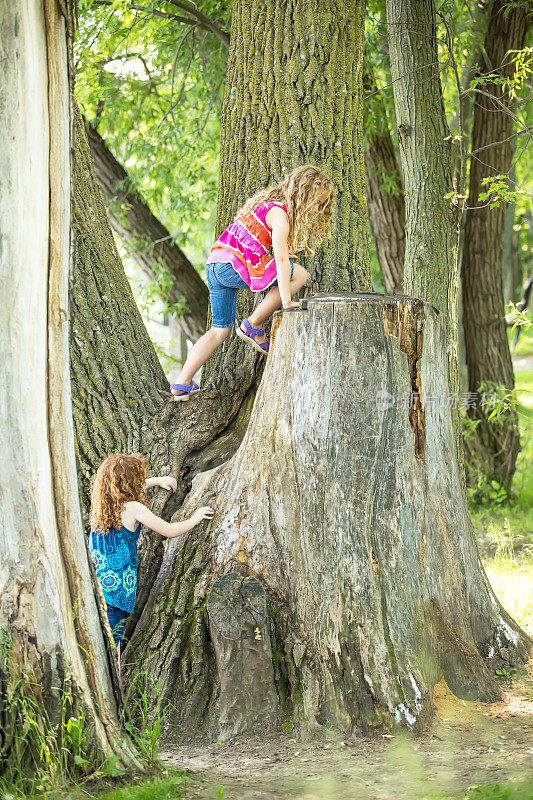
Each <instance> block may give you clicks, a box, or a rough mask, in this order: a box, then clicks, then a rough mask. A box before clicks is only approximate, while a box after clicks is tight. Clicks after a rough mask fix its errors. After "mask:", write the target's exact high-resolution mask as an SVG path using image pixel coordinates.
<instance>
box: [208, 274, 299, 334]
mask: <svg viewBox="0 0 533 800" xmlns="http://www.w3.org/2000/svg"><path fill="white" fill-rule="evenodd" d="M205 274H206V279H207V288H208V289H209V295H210V298H211V312H212V315H213V319H212V322H211V325H212V326H213V328H232V327H233V325H234V324H235V322H236V319H235V316H236V314H237V292H238V291H239V289H249V288H250V287H249V286H248V285H247V284H246V283H245V282H244V281H243V279H242V278H241V276H240V275H239V273H238V272H237V270H236V269H235V268H234V266H233V264H232V263H231V262H230V261H227V262H224V261H215V262H213V263H211V264H207V265H206V268H205ZM293 274H294V263H293V262H292V261H291V278H292V276H293ZM277 285H278V282H277V281H274V283H273V284H272V286H277ZM272 286H269V288H272Z"/></svg>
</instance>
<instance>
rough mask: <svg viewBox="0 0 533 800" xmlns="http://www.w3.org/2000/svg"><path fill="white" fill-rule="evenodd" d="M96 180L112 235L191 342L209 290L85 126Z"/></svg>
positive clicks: (204, 312)
mask: <svg viewBox="0 0 533 800" xmlns="http://www.w3.org/2000/svg"><path fill="white" fill-rule="evenodd" d="M86 130H87V138H88V141H89V146H90V148H91V155H92V157H93V161H94V167H95V171H96V177H97V178H98V183H99V184H100V188H101V190H102V194H103V196H104V200H105V201H106V207H107V212H108V215H109V220H110V222H111V225H112V227H113V230H114V231H115V233H117V234H118V235H119V237H120V239H121V241H122V242H124V244H125V245H126V246H127V248H128V253H129V254H130V255H131V257H132V258H133V259H134V260H135V261H136V262H137V264H138V265H139V266H140V268H141V269H142V270H143V272H144V273H145V275H146V276H147V277H148V279H149V280H150V281H151V282H152V283H154V284H155V285H156V286H159V290H160V294H161V297H162V299H163V301H164V303H165V304H166V307H167V308H168V309H169V311H170V313H171V314H172V315H173V316H174V318H175V321H176V324H177V325H178V327H179V328H180V329H181V330H182V331H183V333H184V335H185V336H186V337H187V339H190V340H191V341H193V342H194V341H196V339H198V338H199V337H200V336H201V335H202V333H203V332H204V330H205V322H206V319H207V306H208V300H209V292H208V291H207V286H206V285H205V283H204V282H203V280H202V279H201V278H200V276H199V274H198V272H197V271H196V270H195V268H194V267H193V265H192V264H191V262H190V261H189V259H188V258H187V256H186V255H185V253H183V251H182V250H180V248H179V247H178V246H177V245H176V244H175V243H174V242H173V241H172V236H171V234H170V233H169V232H168V230H167V229H166V228H165V227H164V226H163V225H162V224H161V223H160V222H159V220H158V219H157V217H155V216H154V215H153V214H152V212H151V211H150V209H149V208H148V206H147V205H146V203H145V202H144V201H143V199H142V198H141V197H140V196H139V194H138V193H137V192H136V191H135V188H134V187H132V186H130V180H129V177H128V174H127V173H126V170H125V169H124V168H123V167H122V166H121V165H120V164H119V163H118V161H117V160H116V158H115V157H114V156H113V154H112V153H111V151H110V150H109V148H108V147H107V145H106V143H105V142H104V140H103V139H102V137H101V136H100V134H99V133H98V131H97V130H96V129H95V128H93V127H92V125H88V124H87V125H86Z"/></svg>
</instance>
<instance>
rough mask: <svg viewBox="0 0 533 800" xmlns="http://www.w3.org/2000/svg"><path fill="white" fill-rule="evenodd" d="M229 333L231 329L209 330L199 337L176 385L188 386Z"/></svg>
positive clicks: (176, 391) (173, 391)
mask: <svg viewBox="0 0 533 800" xmlns="http://www.w3.org/2000/svg"><path fill="white" fill-rule="evenodd" d="M230 333H231V328H209V330H208V331H206V332H205V333H204V335H203V336H200V338H199V339H198V341H197V342H195V343H194V345H193V346H192V348H191V351H190V353H189V355H188V356H187V361H186V362H185V364H184V365H183V367H182V368H181V372H180V374H179V375H178V377H177V378H176V383H181V384H183V385H184V386H188V385H189V383H190V382H191V381H192V379H193V377H194V375H195V374H196V372H198V370H199V369H200V367H202V366H203V365H204V364H205V362H206V361H207V359H208V358H209V356H210V355H212V354H213V353H214V352H215V350H216V349H217V347H219V346H220V345H221V344H222V342H225V341H226V339H227V338H228V337H229V335H230ZM171 391H172V394H175V395H182V394H184V392H181V391H180V390H179V389H172V390H171Z"/></svg>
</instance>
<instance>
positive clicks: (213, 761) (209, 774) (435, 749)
mask: <svg viewBox="0 0 533 800" xmlns="http://www.w3.org/2000/svg"><path fill="white" fill-rule="evenodd" d="M530 676H531V672H530ZM435 704H436V708H437V711H436V715H435V722H434V725H433V728H432V730H431V732H430V733H429V734H427V735H425V736H421V737H418V738H416V737H414V736H413V735H411V734H409V733H408V732H405V731H398V730H396V731H394V732H393V734H388V735H379V736H378V738H374V739H360V738H350V739H345V740H343V741H340V740H339V739H338V738H331V739H321V741H320V742H317V741H311V742H309V741H308V742H302V741H296V740H295V739H294V738H293V737H292V736H291V734H283V735H278V736H274V737H270V738H269V739H257V740H251V739H247V740H242V741H235V742H230V743H227V742H226V743H224V744H213V745H188V746H183V747H180V748H179V749H174V750H168V751H166V752H165V751H163V752H162V754H161V755H162V757H163V759H164V760H165V761H166V763H167V764H169V765H170V764H172V765H173V766H176V767H180V768H182V769H187V770H189V771H190V772H191V778H192V779H191V783H190V785H189V788H188V791H187V792H186V794H185V800H200V798H201V800H222V798H223V800H255V799H256V798H258V799H259V800H266V798H268V800H385V799H387V800H388V798H394V800H422V798H431V797H438V798H439V799H440V798H448V797H450V798H456V797H461V796H462V794H463V793H464V792H465V791H466V790H467V789H468V788H469V787H470V786H473V785H478V784H485V783H495V782H506V781H510V780H523V779H524V778H528V777H529V778H530V779H531V797H532V799H533V680H532V678H531V677H529V678H521V679H520V681H519V682H518V681H517V682H515V684H514V685H513V686H511V687H508V688H504V691H503V699H502V701H501V702H498V703H494V704H491V705H485V704H482V703H474V702H466V701H463V700H458V699H457V698H455V697H454V696H453V695H452V693H451V692H450V691H449V690H448V689H447V687H446V686H445V685H444V684H441V685H439V686H438V687H437V690H436V693H435ZM221 787H223V788H221Z"/></svg>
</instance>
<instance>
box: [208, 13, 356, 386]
mask: <svg viewBox="0 0 533 800" xmlns="http://www.w3.org/2000/svg"><path fill="white" fill-rule="evenodd" d="M363 31H364V3H363V2H361V0H350V2H349V3H348V4H346V3H339V2H338V0H320V2H319V3H317V4H315V5H314V6H312V7H311V6H309V4H307V3H303V2H301V0H289V2H286V1H285V2H282V0H267V2H264V0H262V1H260V0H251V1H250V0H236V2H234V4H233V11H232V22H231V41H230V48H229V55H228V66H227V73H226V87H225V95H224V105H223V109H222V122H221V144H220V181H219V194H218V213H217V231H218V232H220V231H221V230H223V229H224V228H225V227H226V226H227V225H228V224H229V223H230V222H231V221H232V219H233V217H234V215H235V212H236V211H237V210H238V208H239V207H240V206H241V205H242V203H243V202H244V201H245V200H246V198H247V197H250V196H251V195H252V194H254V193H255V192H257V191H258V190H259V189H261V188H264V187H266V186H268V185H269V184H273V183H277V182H278V181H279V180H280V179H281V178H282V177H283V175H284V174H286V173H288V172H289V171H290V170H291V169H293V168H294V167H296V166H298V165H299V164H305V163H313V164H316V165H317V166H319V167H321V168H323V169H324V170H325V171H326V173H327V174H328V175H329V176H330V178H331V179H332V180H333V182H334V183H335V187H336V190H337V198H336V210H335V213H334V216H333V225H332V237H331V241H330V242H328V243H326V244H324V245H323V246H321V247H319V248H318V249H317V250H316V251H315V253H314V255H313V256H311V257H310V258H308V259H305V260H304V263H305V266H306V268H307V269H309V271H310V279H309V281H308V283H307V285H306V287H305V290H304V292H303V293H304V294H309V293H312V292H315V291H322V290H328V289H335V290H341V289H342V290H350V289H351V290H369V289H370V288H371V284H370V271H369V261H368V219H367V209H366V201H365V184H364V181H365V176H364V163H363V147H362V81H361V70H362V47H363ZM252 305H253V301H252V299H251V297H250V295H249V293H245V294H244V296H243V297H242V298H241V299H240V301H239V304H238V307H237V313H238V316H239V318H240V319H242V317H244V316H246V315H247V314H248V313H249V312H250V310H251V308H252ZM239 341H240V340H238V339H237V341H236V342H235V340H232V342H231V343H230V344H229V345H228V346H226V348H224V350H223V351H221V352H219V353H218V354H217V355H215V357H214V358H213V359H211V362H210V367H209V385H211V386H220V385H221V384H227V382H228V380H229V383H230V385H232V384H234V383H235V384H236V385H239V384H241V383H242V381H243V375H244V373H247V374H249V373H250V364H249V360H248V357H247V360H246V362H245V364H244V365H243V367H242V368H241V367H240V366H239V359H240V358H242V348H243V345H242V343H239ZM255 363H256V364H257V363H258V362H257V360H256V362H255ZM235 376H236V377H235Z"/></svg>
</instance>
